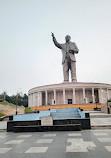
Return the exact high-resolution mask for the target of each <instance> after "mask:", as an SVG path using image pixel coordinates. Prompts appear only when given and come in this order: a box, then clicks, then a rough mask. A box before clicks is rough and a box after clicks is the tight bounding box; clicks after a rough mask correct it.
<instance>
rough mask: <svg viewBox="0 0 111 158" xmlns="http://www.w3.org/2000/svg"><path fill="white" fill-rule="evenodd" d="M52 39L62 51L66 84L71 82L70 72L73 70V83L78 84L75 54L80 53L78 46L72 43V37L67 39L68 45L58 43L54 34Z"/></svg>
mask: <svg viewBox="0 0 111 158" xmlns="http://www.w3.org/2000/svg"><path fill="white" fill-rule="evenodd" d="M52 38H53V42H54V44H55V46H56V47H58V48H59V49H61V50H62V64H63V75H64V82H68V81H69V70H71V78H72V82H76V81H77V77H76V58H75V54H77V53H78V51H79V50H78V48H77V46H76V44H75V43H74V42H71V41H70V40H71V37H70V36H69V35H67V36H66V37H65V40H66V43H64V44H60V43H58V42H57V40H56V38H55V36H54V34H53V33H52Z"/></svg>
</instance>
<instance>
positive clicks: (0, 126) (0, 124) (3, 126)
mask: <svg viewBox="0 0 111 158" xmlns="http://www.w3.org/2000/svg"><path fill="white" fill-rule="evenodd" d="M6 129H7V121H0V130H6Z"/></svg>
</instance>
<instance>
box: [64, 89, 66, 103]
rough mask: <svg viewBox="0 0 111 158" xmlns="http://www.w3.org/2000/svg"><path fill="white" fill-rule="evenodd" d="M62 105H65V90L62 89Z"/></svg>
mask: <svg viewBox="0 0 111 158" xmlns="http://www.w3.org/2000/svg"><path fill="white" fill-rule="evenodd" d="M63 104H66V97H65V89H63Z"/></svg>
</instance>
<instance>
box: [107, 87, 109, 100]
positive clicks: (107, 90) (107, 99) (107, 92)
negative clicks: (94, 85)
mask: <svg viewBox="0 0 111 158" xmlns="http://www.w3.org/2000/svg"><path fill="white" fill-rule="evenodd" d="M108 99H109V90H108V88H107V100H108Z"/></svg>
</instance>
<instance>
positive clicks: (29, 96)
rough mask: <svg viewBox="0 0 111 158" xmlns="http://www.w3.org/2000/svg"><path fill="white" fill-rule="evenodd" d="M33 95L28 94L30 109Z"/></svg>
mask: <svg viewBox="0 0 111 158" xmlns="http://www.w3.org/2000/svg"><path fill="white" fill-rule="evenodd" d="M30 101H31V95H30V94H28V107H30V106H31V102H30Z"/></svg>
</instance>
